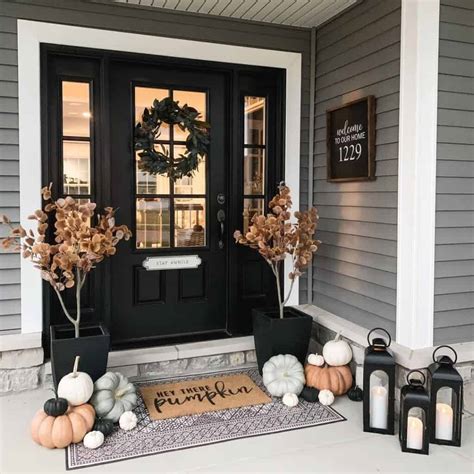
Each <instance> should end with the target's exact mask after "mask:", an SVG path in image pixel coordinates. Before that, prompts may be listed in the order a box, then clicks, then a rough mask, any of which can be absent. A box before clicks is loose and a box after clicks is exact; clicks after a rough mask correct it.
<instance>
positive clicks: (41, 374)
mask: <svg viewBox="0 0 474 474" xmlns="http://www.w3.org/2000/svg"><path fill="white" fill-rule="evenodd" d="M42 361H43V351H42V349H26V350H22V351H8V352H3V353H1V354H0V393H6V392H12V391H13V392H18V391H21V390H33V389H36V388H48V387H52V379H51V374H47V373H46V365H45V364H43V363H42ZM255 365H256V357H255V351H253V350H251V351H241V352H230V353H228V354H216V355H211V356H205V357H191V358H188V359H177V360H167V361H161V362H150V363H146V364H133V365H127V366H122V367H112V368H110V369H109V370H111V371H113V372H120V373H122V374H123V375H125V376H126V377H129V378H130V379H131V380H139V379H147V378H159V377H172V376H175V375H186V374H199V373H205V372H213V371H218V370H225V369H234V368H235V369H238V368H244V367H253V366H255Z"/></svg>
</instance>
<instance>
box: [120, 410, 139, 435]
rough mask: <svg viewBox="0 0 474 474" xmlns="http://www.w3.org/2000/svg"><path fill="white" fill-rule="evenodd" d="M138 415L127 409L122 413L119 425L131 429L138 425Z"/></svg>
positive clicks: (123, 428)
mask: <svg viewBox="0 0 474 474" xmlns="http://www.w3.org/2000/svg"><path fill="white" fill-rule="evenodd" d="M137 423H138V419H137V415H135V413H133V411H125V412H123V413H122V414H121V415H120V419H119V425H120V428H122V430H125V431H130V430H133V428H135V426H137Z"/></svg>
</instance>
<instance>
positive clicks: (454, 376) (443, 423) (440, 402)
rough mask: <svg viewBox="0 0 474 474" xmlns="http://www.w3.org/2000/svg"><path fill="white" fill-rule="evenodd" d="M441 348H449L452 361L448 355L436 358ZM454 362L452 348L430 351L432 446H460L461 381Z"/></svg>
mask: <svg viewBox="0 0 474 474" xmlns="http://www.w3.org/2000/svg"><path fill="white" fill-rule="evenodd" d="M440 349H450V350H451V351H452V352H453V354H454V360H452V359H451V358H450V357H448V356H447V355H442V356H439V357H437V358H436V353H437V352H438V351H439V350H440ZM457 360H458V355H457V353H456V351H455V350H454V349H453V348H452V347H450V346H439V347H438V348H437V349H435V350H434V352H433V364H431V365H430V366H429V367H428V377H429V387H430V419H431V420H432V425H433V429H432V430H431V442H432V443H436V444H447V445H450V446H461V424H462V407H463V380H462V377H461V375H460V374H459V372H458V371H457V370H456V369H455V368H454V365H455V364H456V362H457Z"/></svg>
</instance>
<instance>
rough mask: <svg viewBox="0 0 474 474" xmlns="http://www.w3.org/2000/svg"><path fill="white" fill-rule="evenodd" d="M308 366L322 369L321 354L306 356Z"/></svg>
mask: <svg viewBox="0 0 474 474" xmlns="http://www.w3.org/2000/svg"><path fill="white" fill-rule="evenodd" d="M308 364H309V365H316V366H318V367H322V366H323V365H324V357H323V356H322V355H321V354H310V355H309V356H308Z"/></svg>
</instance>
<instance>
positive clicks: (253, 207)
mask: <svg viewBox="0 0 474 474" xmlns="http://www.w3.org/2000/svg"><path fill="white" fill-rule="evenodd" d="M264 205H265V200H264V199H259V198H257V199H254V198H250V199H249V198H246V199H244V212H243V214H242V215H243V218H244V219H243V220H244V227H243V228H244V230H247V229H248V228H249V227H250V226H251V225H252V217H253V216H254V215H255V214H263V213H264Z"/></svg>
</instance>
